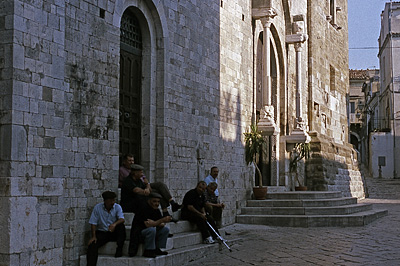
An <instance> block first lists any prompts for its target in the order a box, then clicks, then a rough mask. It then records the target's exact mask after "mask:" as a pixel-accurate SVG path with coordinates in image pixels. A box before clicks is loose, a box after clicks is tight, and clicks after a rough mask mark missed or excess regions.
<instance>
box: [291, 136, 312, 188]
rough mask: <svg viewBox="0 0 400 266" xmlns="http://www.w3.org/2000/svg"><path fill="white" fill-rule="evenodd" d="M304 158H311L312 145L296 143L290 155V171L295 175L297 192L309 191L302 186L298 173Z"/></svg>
mask: <svg viewBox="0 0 400 266" xmlns="http://www.w3.org/2000/svg"><path fill="white" fill-rule="evenodd" d="M303 158H306V159H308V158H310V143H296V144H295V145H294V148H293V150H292V152H291V155H290V164H289V171H290V173H294V176H295V179H296V181H297V183H298V184H299V185H298V186H295V190H297V191H305V190H307V186H306V185H305V184H304V185H302V184H301V182H300V180H299V173H298V171H297V168H298V164H299V162H300V161H301V160H302V159H303Z"/></svg>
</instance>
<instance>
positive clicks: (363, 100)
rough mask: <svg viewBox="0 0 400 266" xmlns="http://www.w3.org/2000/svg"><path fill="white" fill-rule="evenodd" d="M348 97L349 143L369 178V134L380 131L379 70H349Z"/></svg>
mask: <svg viewBox="0 0 400 266" xmlns="http://www.w3.org/2000/svg"><path fill="white" fill-rule="evenodd" d="M349 73H350V90H349V97H348V110H347V112H348V118H349V142H350V143H351V144H352V145H353V147H354V148H355V149H356V150H357V151H358V152H359V161H360V163H361V166H362V169H363V170H364V171H367V174H368V175H369V176H371V171H370V170H371V169H370V168H369V155H370V151H369V147H370V139H369V136H370V134H371V132H374V131H380V130H381V127H380V124H381V119H380V117H379V108H378V102H379V101H378V99H379V90H380V83H379V70H378V69H366V70H354V69H350V71H349Z"/></svg>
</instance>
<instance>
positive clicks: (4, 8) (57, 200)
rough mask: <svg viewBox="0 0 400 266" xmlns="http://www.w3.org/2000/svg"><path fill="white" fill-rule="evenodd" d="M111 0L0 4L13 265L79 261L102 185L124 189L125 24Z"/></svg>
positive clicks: (0, 156) (8, 248)
mask: <svg viewBox="0 0 400 266" xmlns="http://www.w3.org/2000/svg"><path fill="white" fill-rule="evenodd" d="M110 6H111V7H112V6H113V5H112V2H111V1H110V2H105V1H102V2H101V3H99V5H93V4H92V3H91V1H69V2H65V1H33V2H32V1H2V3H1V4H0V14H1V19H0V21H1V22H0V31H1V32H2V33H4V35H3V34H2V37H3V36H5V38H4V40H2V43H1V45H0V47H1V48H0V53H1V54H2V55H4V57H2V58H4V60H1V63H0V72H1V74H0V82H1V86H2V93H1V105H0V110H1V112H2V115H1V122H0V137H1V142H2V145H1V147H0V150H1V151H0V161H1V164H2V166H1V171H0V176H1V183H2V184H4V186H2V187H3V189H2V191H1V195H0V196H1V197H2V201H1V202H2V207H4V210H5V211H4V215H2V216H1V224H2V229H4V232H6V233H5V234H2V239H1V240H2V241H1V242H2V243H1V244H0V246H1V248H0V256H1V258H2V260H1V261H2V262H4V263H6V265H38V264H45V265H74V263H76V262H77V259H78V255H79V254H80V253H82V252H83V250H84V246H85V241H86V239H85V233H86V232H87V231H88V228H89V227H88V224H87V219H88V216H89V214H90V211H91V208H92V207H93V206H94V204H95V203H97V202H98V199H99V195H100V193H101V191H103V190H104V189H116V182H117V181H116V178H115V175H116V171H117V169H118V146H117V145H118V131H117V130H118V128H117V126H118V116H117V107H118V92H117V90H116V86H118V74H119V70H118V62H119V54H118V52H119V51H118V50H116V49H115V47H116V45H115V43H118V37H117V38H115V37H114V35H115V34H118V31H115V29H111V28H110V22H111V19H110V18H111V16H109V13H107V11H106V12H105V14H106V16H105V17H104V18H100V17H99V13H100V12H99V11H100V8H104V9H105V10H107V8H109V7H110ZM110 32H111V33H112V34H110ZM106 40H107V41H106ZM3 88H4V90H3ZM3 92H4V93H3ZM3 240H4V241H3Z"/></svg>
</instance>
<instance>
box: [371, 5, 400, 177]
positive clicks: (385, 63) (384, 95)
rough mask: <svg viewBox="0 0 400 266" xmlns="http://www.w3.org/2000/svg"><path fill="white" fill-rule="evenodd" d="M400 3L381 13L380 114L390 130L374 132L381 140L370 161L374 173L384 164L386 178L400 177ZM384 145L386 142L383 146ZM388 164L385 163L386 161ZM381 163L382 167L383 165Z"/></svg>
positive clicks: (388, 7) (383, 122)
mask: <svg viewBox="0 0 400 266" xmlns="http://www.w3.org/2000/svg"><path fill="white" fill-rule="evenodd" d="M399 14H400V3H399V2H390V3H386V4H385V9H384V10H383V12H382V14H381V31H380V36H379V39H378V43H379V53H378V57H379V65H380V70H381V86H380V98H379V114H380V117H381V120H382V121H381V128H384V129H387V130H385V131H386V132H384V133H380V134H378V135H377V136H371V137H372V139H371V141H374V140H376V141H378V143H379V144H376V145H375V147H379V149H378V150H374V149H373V147H371V151H375V152H374V153H373V154H371V159H370V165H371V167H372V168H373V169H375V170H374V176H377V175H379V173H377V169H379V168H381V171H382V173H383V175H382V173H381V176H383V177H386V178H398V177H400V176H399V175H400V174H399V173H400V172H399V171H400V166H399V164H398V163H396V162H397V161H398V160H399V158H398V157H399V156H400V144H399V141H400V137H399V135H400V133H399V132H400V65H399V59H400V53H398V51H397V49H396V47H398V46H399V45H400V19H399ZM382 145H385V146H384V147H385V148H383V146H382ZM383 164H384V165H383ZM379 166H381V167H379Z"/></svg>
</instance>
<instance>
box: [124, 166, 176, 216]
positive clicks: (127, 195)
mask: <svg viewBox="0 0 400 266" xmlns="http://www.w3.org/2000/svg"><path fill="white" fill-rule="evenodd" d="M143 170H144V168H143V166H141V165H138V164H132V165H131V173H130V175H129V176H128V177H127V178H125V180H124V182H123V184H122V189H121V206H122V209H123V210H124V212H134V213H136V211H137V208H138V206H139V205H142V204H143V202H144V201H145V197H146V196H148V195H149V194H150V193H151V192H155V193H158V194H160V195H161V196H162V198H161V201H160V204H161V209H162V211H163V215H164V216H169V215H170V214H169V213H168V209H167V208H168V206H169V205H171V207H172V211H173V212H175V211H177V210H179V209H180V208H181V205H179V204H178V203H176V202H175V201H174V200H173V199H172V196H171V193H170V192H169V189H168V187H167V186H166V185H165V184H164V183H162V182H154V183H151V184H150V183H149V181H148V180H147V178H146V177H145V176H144V175H143Z"/></svg>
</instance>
